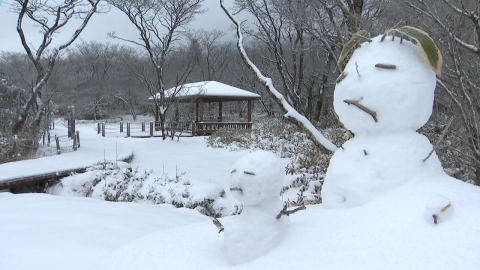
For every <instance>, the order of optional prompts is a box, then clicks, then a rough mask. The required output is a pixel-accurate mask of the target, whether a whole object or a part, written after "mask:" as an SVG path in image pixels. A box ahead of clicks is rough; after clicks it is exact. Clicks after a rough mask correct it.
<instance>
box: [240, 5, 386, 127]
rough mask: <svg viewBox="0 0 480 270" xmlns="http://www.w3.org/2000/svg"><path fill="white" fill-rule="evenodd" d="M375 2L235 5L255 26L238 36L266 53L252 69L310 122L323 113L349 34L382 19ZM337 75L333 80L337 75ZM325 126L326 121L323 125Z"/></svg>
mask: <svg viewBox="0 0 480 270" xmlns="http://www.w3.org/2000/svg"><path fill="white" fill-rule="evenodd" d="M377 2H379V1H377V0H369V1H365V3H364V1H352V0H346V1H343V0H320V1H306V0H303V1H287V0H237V1H236V4H237V6H236V7H237V9H238V10H247V11H248V12H249V13H251V14H252V15H253V16H254V18H255V20H254V22H253V27H250V29H248V28H244V29H243V30H244V31H245V32H246V33H247V34H248V35H250V36H251V37H253V38H254V41H253V43H255V42H256V43H260V46H258V47H260V48H265V50H264V52H263V54H261V55H260V58H259V57H257V60H256V61H255V63H257V64H260V65H264V67H262V68H261V70H262V71H264V72H265V74H268V76H270V77H272V78H273V79H274V81H275V82H277V85H276V86H277V88H278V89H279V90H280V91H281V93H282V94H283V95H284V96H285V98H286V99H287V100H288V102H289V103H290V104H291V105H292V107H293V108H295V110H297V111H298V112H300V113H301V114H302V115H304V116H305V117H307V118H308V119H309V120H311V121H313V122H318V121H319V120H320V119H321V117H320V116H322V115H325V114H326V112H328V109H329V106H327V104H330V103H331V99H332V93H333V88H334V86H335V83H334V78H336V77H337V76H335V75H333V76H331V74H334V73H339V71H340V69H338V68H336V62H337V61H336V60H337V59H336V56H335V55H338V54H339V53H340V50H341V47H342V44H343V43H344V41H345V40H348V38H349V35H350V34H349V33H352V32H356V31H357V30H358V29H359V28H360V27H363V26H366V25H369V22H371V21H372V20H375V19H376V18H377V17H378V15H379V14H380V13H381V10H382V6H383V5H380V4H378V5H373V3H377ZM337 75H338V74H337ZM322 124H325V121H323V122H322Z"/></svg>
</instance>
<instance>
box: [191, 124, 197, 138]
mask: <svg viewBox="0 0 480 270" xmlns="http://www.w3.org/2000/svg"><path fill="white" fill-rule="evenodd" d="M196 126H197V123H195V121H192V136H196V134H195V132H196V130H195V128H196Z"/></svg>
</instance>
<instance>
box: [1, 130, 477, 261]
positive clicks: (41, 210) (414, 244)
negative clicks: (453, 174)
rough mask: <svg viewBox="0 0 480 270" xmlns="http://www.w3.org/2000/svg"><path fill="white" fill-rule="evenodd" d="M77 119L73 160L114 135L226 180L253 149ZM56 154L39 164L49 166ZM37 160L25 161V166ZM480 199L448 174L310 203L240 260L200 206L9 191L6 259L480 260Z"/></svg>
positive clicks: (4, 202) (167, 166) (154, 165)
mask: <svg viewBox="0 0 480 270" xmlns="http://www.w3.org/2000/svg"><path fill="white" fill-rule="evenodd" d="M77 128H79V129H80V132H81V134H82V135H83V138H84V140H83V142H82V147H81V148H80V150H79V151H77V152H74V153H70V154H68V155H63V157H64V159H65V160H66V159H67V157H68V158H72V159H73V158H74V156H76V157H79V158H80V159H83V158H84V156H85V155H84V153H82V151H87V150H88V149H93V148H102V147H104V148H105V147H108V146H109V145H113V147H110V148H109V151H114V150H115V149H114V144H113V142H115V141H118V142H119V143H121V144H122V145H124V146H125V148H128V149H132V151H133V152H134V155H135V158H134V160H133V162H132V165H133V166H136V165H138V166H140V167H141V168H145V169H147V168H150V169H154V171H156V172H157V173H159V174H161V173H163V170H165V172H166V173H172V174H175V170H177V169H178V170H181V171H184V172H186V175H188V176H189V177H191V178H198V179H200V180H201V181H211V182H214V183H218V184H221V185H226V184H227V182H228V180H229V177H230V173H231V168H232V166H233V164H234V163H235V161H236V160H237V159H238V158H240V157H241V156H243V155H244V154H246V152H245V151H244V152H229V151H227V150H224V149H211V148H207V147H206V146H205V142H204V139H203V138H201V137H198V138H181V139H180V141H179V142H176V141H171V140H167V141H162V140H161V139H160V138H152V139H132V138H112V137H107V138H103V137H101V136H99V135H97V134H96V133H95V131H94V129H93V126H92V125H88V124H84V125H78V126H77ZM89 144H90V145H89ZM102 152H103V151H102ZM102 154H103V153H102ZM61 156H62V155H61ZM48 160H49V159H47V158H45V159H39V160H37V161H36V162H37V163H38V164H43V165H44V167H48V165H49V161H48ZM87 161H88V162H92V163H94V162H96V161H97V160H94V159H91V158H88V160H84V162H87ZM25 164H27V163H25ZM2 166H3V165H2ZM35 166H38V167H41V166H40V165H35ZM0 170H2V167H1V166H0ZM28 170H29V167H28V166H25V167H23V168H21V171H19V173H23V172H25V171H28ZM436 194H442V195H443V196H445V197H447V198H448V199H449V200H450V201H451V204H452V207H451V209H449V210H448V211H452V212H451V213H452V214H451V215H450V216H449V217H448V219H445V220H443V221H442V222H440V223H439V224H437V225H434V224H433V219H430V217H429V216H428V213H427V214H426V211H429V209H430V208H429V207H431V203H429V201H430V198H432V197H433V196H435V195H436ZM478 209H480V188H478V187H475V186H472V185H470V184H466V183H463V182H461V181H458V180H454V179H452V178H449V177H447V176H441V175H437V176H435V178H433V177H431V178H426V179H423V180H422V179H417V180H416V181H410V182H408V183H406V184H405V185H402V186H400V187H398V188H396V189H394V190H391V191H390V192H388V193H386V194H384V195H382V196H380V197H378V198H376V199H374V200H372V201H370V202H368V203H366V204H364V205H362V206H360V207H354V208H341V209H325V208H324V207H323V206H322V205H316V206H308V208H307V210H304V211H299V212H297V213H295V214H294V215H291V216H290V225H289V228H288V231H287V232H286V235H285V236H284V238H283V241H282V242H281V243H280V244H279V245H278V246H276V247H275V248H273V249H272V250H271V251H270V252H268V253H267V254H266V255H264V256H261V257H260V258H258V259H256V260H254V261H252V262H249V263H246V264H240V265H236V266H233V265H231V264H230V262H229V260H228V259H227V254H226V252H225V247H224V241H223V237H224V236H223V233H222V234H218V233H217V232H218V229H217V228H216V227H215V226H214V225H213V223H212V221H211V219H210V218H209V217H206V216H203V215H201V214H199V213H198V212H197V211H196V210H189V209H185V208H174V207H173V206H171V205H166V204H164V205H152V204H145V203H113V202H105V201H101V200H97V199H91V198H81V197H61V196H52V195H48V194H21V195H12V194H10V193H0V226H1V230H0V239H1V241H0V269H207V268H208V269H219V268H220V269H224V268H226V269H229V268H235V269H480V256H479V250H480V231H479V230H478V223H479V222H480V211H478ZM279 210H280V209H279ZM231 219H232V217H226V218H222V219H220V221H221V222H222V223H223V224H228V223H229V222H228V221H229V220H231ZM225 230H228V228H225Z"/></svg>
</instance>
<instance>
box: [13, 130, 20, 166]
mask: <svg viewBox="0 0 480 270" xmlns="http://www.w3.org/2000/svg"><path fill="white" fill-rule="evenodd" d="M13 149H14V155H15V156H14V157H13V158H14V159H15V160H18V157H19V155H18V137H17V135H15V139H14V141H13Z"/></svg>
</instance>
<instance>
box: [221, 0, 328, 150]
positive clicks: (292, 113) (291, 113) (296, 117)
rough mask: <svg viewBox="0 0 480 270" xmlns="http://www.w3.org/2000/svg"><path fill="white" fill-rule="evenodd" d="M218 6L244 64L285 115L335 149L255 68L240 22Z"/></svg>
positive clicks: (315, 139) (325, 145)
mask: <svg viewBox="0 0 480 270" xmlns="http://www.w3.org/2000/svg"><path fill="white" fill-rule="evenodd" d="M220 6H221V8H222V9H223V11H224V12H225V14H227V16H228V17H229V18H230V20H231V21H232V22H233V23H234V24H235V26H236V29H237V36H238V41H237V48H238V50H239V52H240V55H241V57H242V59H243V61H244V62H245V64H246V65H247V66H248V67H249V68H250V69H251V70H252V71H253V72H254V73H255V75H256V77H257V80H258V81H259V82H260V83H262V84H263V85H264V86H265V89H266V90H267V91H268V93H269V94H270V95H271V96H272V97H273V98H274V99H275V100H276V101H277V103H278V104H279V105H280V107H281V108H282V110H283V111H284V113H285V117H286V118H287V119H289V120H290V121H292V122H293V123H295V124H296V125H298V126H300V127H302V128H303V129H304V130H305V131H306V132H307V134H308V135H309V137H310V138H311V139H312V141H313V142H314V143H315V145H317V146H318V147H325V148H326V149H328V150H330V151H335V150H337V147H336V146H335V145H334V144H333V143H332V142H330V141H329V140H328V139H326V138H325V137H324V136H323V134H322V133H321V132H320V131H318V130H317V129H316V128H315V127H314V126H313V124H312V123H311V122H310V121H308V119H307V118H306V117H305V116H303V115H301V114H299V113H298V112H297V111H296V110H295V109H294V108H293V107H292V106H291V105H290V104H289V103H288V102H287V100H286V99H285V97H284V96H283V95H282V94H280V92H279V91H278V90H277V89H275V87H274V86H273V82H272V79H271V78H268V77H265V76H264V75H263V74H262V72H261V71H260V70H259V69H258V68H257V66H256V65H255V64H254V63H253V62H252V61H251V60H250V58H249V57H248V55H247V53H246V51H245V49H244V47H243V36H242V31H241V25H240V23H239V22H238V21H237V20H236V19H235V18H234V17H233V16H232V15H231V13H230V12H229V11H228V10H227V9H226V8H225V6H224V5H223V0H220Z"/></svg>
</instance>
